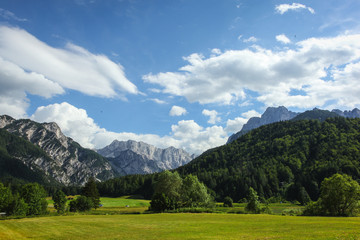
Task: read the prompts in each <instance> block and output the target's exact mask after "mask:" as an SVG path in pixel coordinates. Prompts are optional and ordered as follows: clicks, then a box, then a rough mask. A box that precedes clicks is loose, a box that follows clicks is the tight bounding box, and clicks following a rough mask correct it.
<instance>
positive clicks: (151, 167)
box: [0, 107, 360, 186]
mask: <svg viewBox="0 0 360 240" xmlns="http://www.w3.org/2000/svg"><path fill="white" fill-rule="evenodd" d="M330 117H346V118H357V117H360V110H359V109H357V108H355V109H354V110H352V111H341V110H337V109H335V110H332V111H327V110H320V109H313V110H310V111H306V112H304V113H295V112H291V111H289V110H288V109H286V108H285V107H277V108H274V107H269V108H267V109H266V111H265V112H264V113H263V114H262V115H261V117H254V118H250V119H249V121H248V122H247V123H246V124H245V125H244V126H243V128H242V130H241V131H239V132H238V133H236V134H234V135H232V136H231V137H230V138H229V140H228V144H230V143H232V142H234V141H235V140H236V139H238V138H239V137H241V136H243V135H244V134H245V133H247V132H249V131H251V130H252V129H256V128H259V127H260V126H263V125H268V124H270V123H275V122H281V121H287V120H291V121H296V120H302V119H318V120H320V121H324V120H325V119H327V118H330ZM0 130H1V132H0V133H1V134H0V179H3V178H5V177H10V178H11V177H14V178H19V179H23V180H25V181H30V180H34V179H36V181H38V182H43V183H49V184H54V183H58V184H62V185H66V186H70V185H83V184H84V183H85V182H86V181H87V179H88V178H89V177H95V178H96V179H98V180H99V181H104V180H108V179H111V178H114V177H118V176H123V175H129V174H149V173H154V172H160V171H163V170H169V169H175V168H178V167H180V166H183V165H186V164H187V163H189V162H190V161H191V160H192V159H194V158H195V156H193V155H190V154H188V153H187V152H185V151H184V150H181V149H176V148H174V147H169V148H166V149H159V148H156V147H154V146H152V145H150V144H147V143H144V142H135V141H131V140H129V141H117V140H115V141H113V142H112V143H111V144H110V145H109V146H106V147H104V148H102V149H99V150H97V151H93V150H90V149H86V148H83V147H81V146H80V144H78V143H77V142H75V141H74V140H73V139H71V138H69V137H66V136H65V135H64V134H63V133H62V131H61V129H60V127H59V126H58V125H57V124H56V123H37V122H34V121H31V120H30V119H19V120H16V119H14V118H12V117H10V116H7V115H3V116H0ZM207 152H208V153H210V152H212V151H207ZM203 155H204V154H203Z"/></svg>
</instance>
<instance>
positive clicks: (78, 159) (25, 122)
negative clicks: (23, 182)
mask: <svg viewBox="0 0 360 240" xmlns="http://www.w3.org/2000/svg"><path fill="white" fill-rule="evenodd" d="M0 128H2V129H4V130H6V131H7V132H9V133H11V134H13V135H16V136H19V137H22V138H24V139H26V140H28V141H29V142H30V143H32V144H34V145H36V146H37V147H39V148H41V149H42V150H43V153H46V156H43V155H41V156H40V157H34V156H33V155H32V154H28V157H22V156H20V157H16V153H14V154H13V155H12V157H15V158H17V159H18V160H20V161H21V162H22V163H23V164H25V165H26V166H28V167H29V168H30V169H34V166H36V168H37V169H38V170H41V171H43V172H45V174H46V175H47V176H51V177H52V178H54V179H55V180H56V181H57V182H59V183H62V184H64V185H83V184H84V183H85V182H86V181H87V180H88V178H90V177H91V176H93V177H95V178H97V179H98V180H101V181H102V180H107V179H109V178H113V177H115V176H117V175H118V173H117V172H116V171H114V170H113V168H112V166H111V165H110V163H109V161H108V160H107V159H106V158H104V157H102V156H101V155H100V154H98V153H96V152H94V151H92V150H90V149H86V148H83V147H81V146H80V145H79V144H78V143H77V142H75V141H73V140H72V139H71V138H68V137H66V136H65V135H64V134H63V133H62V132H61V130H60V128H59V126H58V125H57V124H56V123H37V122H34V121H31V120H29V119H20V120H15V119H13V118H12V117H10V116H6V115H3V116H0Z"/></svg>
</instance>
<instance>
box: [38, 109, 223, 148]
mask: <svg viewBox="0 0 360 240" xmlns="http://www.w3.org/2000/svg"><path fill="white" fill-rule="evenodd" d="M31 119H33V120H34V121H37V122H56V123H57V124H58V125H59V126H60V128H61V130H62V131H63V133H64V134H65V135H66V136H69V137H71V138H73V139H74V140H75V141H77V142H79V143H80V144H81V145H82V146H84V147H87V148H96V149H99V148H103V147H105V146H106V145H108V144H110V143H111V142H112V141H113V140H115V139H117V140H119V141H127V140H129V139H131V140H135V141H143V142H146V143H150V144H152V145H155V146H157V147H160V148H167V147H170V146H174V147H177V148H182V149H185V150H186V151H188V152H189V153H196V154H200V153H202V152H203V151H205V150H207V149H209V148H213V147H216V146H219V145H222V144H224V143H226V140H227V134H226V132H225V131H224V129H223V128H222V127H219V126H212V127H208V128H203V127H201V126H200V125H198V124H197V123H196V122H195V121H194V120H187V121H184V120H182V121H179V122H178V123H177V124H174V125H172V126H171V133H170V134H169V135H165V136H158V135H155V134H135V133H130V132H121V133H116V132H111V131H108V130H106V129H104V128H101V127H99V126H98V125H97V124H96V123H95V122H94V120H93V119H92V118H91V117H89V116H88V115H87V113H86V110H84V109H79V108H76V107H74V106H72V105H71V104H69V103H66V102H63V103H61V104H51V105H48V106H43V107H39V108H38V109H37V110H36V111H35V113H34V114H33V115H32V116H31Z"/></svg>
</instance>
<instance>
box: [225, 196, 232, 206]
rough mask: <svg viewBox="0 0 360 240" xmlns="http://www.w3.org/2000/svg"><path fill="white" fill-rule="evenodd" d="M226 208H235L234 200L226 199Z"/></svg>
mask: <svg viewBox="0 0 360 240" xmlns="http://www.w3.org/2000/svg"><path fill="white" fill-rule="evenodd" d="M224 207H233V200H232V198H231V197H225V198H224Z"/></svg>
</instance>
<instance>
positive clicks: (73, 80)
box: [0, 26, 138, 98]
mask: <svg viewBox="0 0 360 240" xmlns="http://www.w3.org/2000/svg"><path fill="white" fill-rule="evenodd" d="M0 56H1V57H2V58H3V59H5V60H6V61H9V62H12V63H13V64H16V65H17V66H18V67H19V68H22V69H26V71H27V72H32V73H36V74H40V75H43V76H44V77H45V78H47V79H50V80H51V81H53V82H55V83H57V84H59V85H60V86H61V87H63V88H68V89H72V90H76V91H79V92H82V93H84V94H87V95H90V96H99V97H110V98H113V97H119V96H122V95H123V94H126V93H130V94H137V93H138V90H137V88H136V86H135V85H134V84H132V83H131V82H130V81H129V80H128V79H127V78H126V76H125V73H124V70H123V67H122V66H121V65H120V64H117V63H115V62H112V61H111V60H110V59H108V58H107V57H106V56H104V55H96V54H93V53H91V52H89V51H88V50H86V49H84V48H82V47H80V46H77V45H75V44H72V43H67V44H66V46H65V48H54V47H51V46H49V45H47V44H46V43H44V42H42V41H40V40H38V39H37V38H36V37H34V36H33V35H31V34H30V33H28V32H26V31H25V30H22V29H20V28H13V27H7V26H0Z"/></svg>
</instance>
